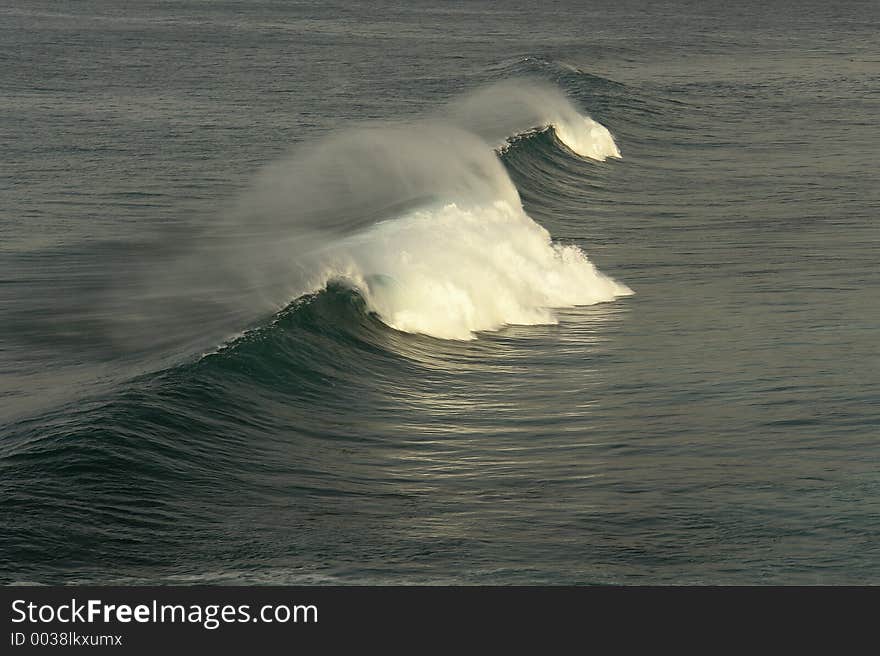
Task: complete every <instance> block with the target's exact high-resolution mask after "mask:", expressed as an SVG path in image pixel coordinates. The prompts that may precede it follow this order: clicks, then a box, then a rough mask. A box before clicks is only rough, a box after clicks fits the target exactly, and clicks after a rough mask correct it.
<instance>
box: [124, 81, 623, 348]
mask: <svg viewBox="0 0 880 656" xmlns="http://www.w3.org/2000/svg"><path fill="white" fill-rule="evenodd" d="M548 126H553V128H554V130H555V133H556V135H557V137H558V139H559V140H560V141H561V142H562V143H563V144H565V145H567V147H568V148H569V149H570V150H571V151H573V152H574V153H577V154H580V155H581V156H584V157H589V158H592V159H596V160H604V159H605V158H607V157H619V155H620V153H619V151H618V149H617V146H616V145H615V143H614V140H613V138H612V137H611V134H610V132H609V131H608V130H607V129H606V128H605V127H604V126H601V125H600V124H599V123H597V122H595V121H593V120H592V119H590V118H589V117H586V116H583V115H581V114H580V113H578V112H577V111H576V110H575V108H574V107H573V106H572V105H571V103H570V102H569V101H568V100H567V99H566V98H565V97H564V96H563V95H562V94H561V93H560V92H559V91H558V90H555V89H553V88H552V87H549V86H547V85H545V84H540V83H536V82H528V81H525V80H520V81H518V82H517V83H515V84H513V83H504V84H497V85H493V86H490V87H488V88H485V89H481V90H478V91H476V92H475V93H473V94H471V95H469V96H467V97H466V98H464V99H462V100H459V101H455V102H453V103H451V104H449V105H448V106H447V107H445V108H443V109H442V110H441V111H440V112H438V113H437V114H435V115H433V116H430V117H428V118H425V119H421V120H416V121H411V122H409V123H405V124H397V125H389V124H370V125H366V126H363V127H360V128H356V129H351V130H348V131H344V132H341V133H339V134H336V135H334V136H331V137H329V138H327V139H325V140H323V141H321V142H319V143H317V144H315V145H312V146H308V147H304V148H301V149H299V150H297V151H295V152H294V153H292V154H291V155H290V156H289V157H287V158H285V159H283V160H282V161H279V162H277V163H275V164H273V165H272V166H270V167H268V168H267V169H266V170H264V171H263V172H262V173H261V174H260V175H259V176H258V179H257V181H256V183H255V184H254V185H253V187H252V189H251V190H250V191H249V192H247V193H246V194H244V195H243V196H242V198H241V199H240V200H239V202H238V204H237V206H236V208H235V210H234V211H233V212H230V213H229V214H227V215H226V216H225V217H224V218H223V219H222V220H221V221H219V222H218V223H217V224H216V225H214V226H212V228H211V231H210V238H209V239H202V240H199V247H198V248H197V249H196V250H195V251H194V252H190V253H187V254H186V256H185V257H184V258H183V260H184V261H183V263H182V264H183V266H184V267H185V272H184V273H181V272H179V271H174V267H172V273H171V276H170V278H169V277H168V274H167V272H166V274H165V275H164V276H163V277H161V278H157V277H155V276H153V277H151V279H150V284H151V285H157V284H158V285H159V288H158V289H154V290H153V291H152V292H151V293H150V294H149V295H148V296H151V297H156V298H166V299H167V298H168V297H169V296H175V295H179V294H180V293H192V291H189V292H187V291H186V290H184V291H183V292H181V291H180V290H179V289H178V286H179V283H180V281H181V280H187V281H188V285H189V286H190V289H191V290H192V289H193V288H194V289H195V290H196V294H195V296H196V297H197V298H198V299H199V301H200V302H204V300H205V298H206V297H209V298H213V297H214V295H216V298H213V301H214V302H213V304H212V305H213V306H214V307H217V308H220V309H221V310H222V309H223V308H228V309H225V310H223V315H224V316H225V317H230V316H237V314H240V313H241V311H242V308H244V307H248V306H253V309H252V310H251V312H250V313H251V314H252V315H255V314H259V313H260V312H265V311H267V310H271V311H273V312H274V311H278V310H279V309H281V308H283V307H285V306H286V305H287V304H288V303H290V301H291V300H293V299H295V298H298V297H300V296H302V295H304V294H309V293H314V292H316V291H318V290H320V289H322V288H324V287H325V286H326V285H327V283H328V282H329V281H331V280H344V281H348V283H349V284H350V285H351V286H353V287H354V288H355V289H357V290H358V291H359V292H360V293H361V294H363V296H364V298H365V300H366V303H367V309H368V311H371V312H374V313H376V315H378V316H379V317H380V318H381V319H382V320H383V321H384V322H385V323H386V324H387V325H389V326H391V327H392V328H395V329H397V330H401V331H405V332H416V333H422V334H426V335H430V336H433V337H438V338H444V339H471V338H473V337H474V335H475V333H477V332H479V331H485V330H495V329H498V328H500V327H501V326H504V325H509V324H527V325H528V324H545V323H553V322H554V321H555V317H554V314H553V312H552V309H553V308H562V307H570V306H575V305H588V304H593V303H599V302H604V301H610V300H613V299H614V298H616V297H618V296H621V295H625V294H631V293H632V292H631V290H630V289H629V288H627V287H626V286H625V285H622V284H619V283H616V282H614V281H613V280H611V279H609V278H608V277H606V276H604V275H602V274H601V273H599V272H598V271H597V270H596V269H595V267H594V266H593V265H592V264H591V263H590V261H589V260H588V259H587V256H586V255H585V254H584V253H583V252H582V251H581V250H580V249H578V248H577V247H575V246H570V245H569V246H563V245H560V244H555V243H553V241H552V240H551V237H550V234H549V233H548V232H547V230H545V229H544V228H543V227H541V226H540V225H538V224H537V223H536V222H535V221H533V220H532V219H531V218H530V217H529V216H528V215H527V214H526V213H525V211H524V210H523V206H522V201H521V199H520V197H519V193H518V192H517V189H516V187H515V186H514V184H513V182H512V181H511V179H510V177H509V175H508V172H507V170H506V169H505V167H504V165H503V164H502V162H501V160H500V159H499V157H498V153H497V152H496V150H497V148H498V147H501V146H502V145H504V144H507V143H508V139H510V138H511V137H512V136H515V135H521V134H524V133H529V132H530V131H535V130H541V129H546V128H547V127H548ZM218 280H222V281H224V287H222V288H220V289H218V288H217V281H218ZM182 304H183V302H182V301H181V302H176V303H174V304H173V307H175V308H176V307H180V306H181V305H182ZM152 316H154V317H155V316H156V313H153V314H152ZM128 332H129V334H130V333H131V331H130V330H129V331H128Z"/></svg>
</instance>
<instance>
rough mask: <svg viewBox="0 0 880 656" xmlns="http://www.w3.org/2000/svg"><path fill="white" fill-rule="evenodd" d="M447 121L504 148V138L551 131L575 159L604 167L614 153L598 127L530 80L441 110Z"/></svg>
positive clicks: (559, 94) (609, 136)
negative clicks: (541, 130)
mask: <svg viewBox="0 0 880 656" xmlns="http://www.w3.org/2000/svg"><path fill="white" fill-rule="evenodd" d="M446 116H447V118H448V119H449V120H451V121H453V122H454V123H457V124H459V125H461V126H463V127H464V126H466V127H467V129H468V130H471V131H473V132H474V133H476V134H478V135H480V136H481V137H483V138H484V139H485V140H486V141H488V142H489V143H494V144H496V146H497V147H504V146H505V144H506V143H507V141H508V139H510V137H512V136H515V135H519V134H523V133H526V132H529V131H530V130H535V129H542V128H548V127H552V128H553V129H554V131H555V132H556V136H557V137H558V138H559V140H560V141H561V142H562V143H563V144H565V145H566V146H567V147H568V148H569V149H570V150H571V151H573V152H574V153H576V154H578V155H580V156H581V157H588V158H590V159H595V160H599V161H605V160H606V159H608V158H609V157H616V158H619V157H620V156H621V155H620V149H619V148H618V147H617V144H616V143H615V141H614V137H613V136H612V134H611V132H610V131H609V130H608V128H606V127H605V126H604V125H602V124H601V123H599V122H598V121H596V120H594V119H592V118H591V117H589V116H585V115H583V114H581V113H580V112H578V110H577V109H575V107H574V106H573V105H572V103H571V101H570V100H569V99H568V98H567V97H566V96H565V94H563V93H562V92H561V91H560V90H559V89H556V88H555V87H552V86H549V85H547V84H545V83H542V82H538V81H535V80H508V81H505V82H501V83H498V84H494V85H492V86H490V87H486V88H483V89H479V90H477V91H475V92H473V93H471V94H470V95H468V96H466V97H465V98H463V99H461V100H458V101H455V102H453V103H451V104H450V105H449V106H448V107H447V108H446Z"/></svg>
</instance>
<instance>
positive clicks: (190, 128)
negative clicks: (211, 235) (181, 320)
mask: <svg viewBox="0 0 880 656" xmlns="http://www.w3.org/2000/svg"><path fill="white" fill-rule="evenodd" d="M496 4H501V3H482V2H473V3H462V4H443V5H441V6H439V7H438V6H436V3H424V4H422V3H371V6H370V7H369V8H365V7H350V6H348V5H347V3H343V4H341V5H339V6H337V5H332V4H328V3H325V2H320V3H308V2H307V3H285V2H233V1H230V2H198V1H194V0H182V1H180V2H171V3H166V2H162V3H152V2H141V3H132V4H130V5H128V4H126V3H116V2H89V1H85V2H79V3H75V4H64V5H59V4H57V3H50V2H46V3H42V2H27V3H24V2H2V3H0V147H2V160H0V161H2V163H0V282H2V284H0V432H2V438H0V526H2V530H0V579H2V580H3V581H4V582H7V583H8V582H15V581H35V582H43V583H53V582H54V583H58V582H73V581H92V582H111V581H141V582H192V581H199V582H257V583H302V582H305V583H312V582H316V583H322V582H341V583H424V582H428V583H694V582H696V583H859V582H868V583H878V582H880V548H878V546H877V537H878V532H880V470H878V457H880V373H878V372H880V353H878V346H877V335H878V329H880V303H878V301H880V293H878V288H880V267H878V245H880V227H878V213H880V180H878V175H877V152H878V149H880V132H878V130H877V122H876V121H877V116H878V110H880V84H878V83H880V53H878V50H877V35H878V30H880V6H878V5H877V3H875V2H849V3H843V4H841V5H839V6H838V5H837V4H834V3H819V2H808V3H791V4H789V3H785V2H775V1H771V2H762V3H755V4H747V5H743V6H737V7H730V6H729V3H720V2H719V3H707V2H675V3H668V4H666V5H665V6H664V7H662V8H661V7H659V6H656V3H642V2H623V3H615V6H614V8H609V7H608V6H605V5H604V4H603V5H599V4H598V3H595V6H593V5H594V3H575V2H570V3H565V2H562V3H553V2H549V3H539V4H538V5H536V4H535V3H525V2H524V3H519V2H510V3H503V6H502V7H499V6H496ZM519 76H530V77H533V78H538V79H542V80H545V81H547V82H550V83H553V84H554V85H556V86H558V87H559V88H560V89H562V90H563V91H565V92H566V94H567V95H568V96H569V97H570V98H571V99H572V102H573V103H574V104H575V105H576V106H577V107H578V108H580V109H581V110H582V111H583V112H585V113H589V114H590V115H591V116H593V117H594V118H595V119H597V120H599V121H601V122H602V123H603V124H604V125H606V126H607V127H608V128H609V129H610V130H611V131H612V132H613V134H614V135H615V139H616V141H617V144H618V145H619V147H620V149H621V151H622V153H623V158H622V159H621V160H608V161H606V162H602V163H598V162H592V161H584V160H581V159H579V158H576V157H574V156H573V155H572V154H571V153H568V152H566V151H565V150H564V149H561V148H560V147H559V144H558V143H557V142H556V141H555V139H554V138H553V136H552V134H550V133H542V134H538V135H535V136H532V137H530V138H528V139H523V140H521V141H519V142H517V143H515V144H514V145H513V146H512V147H511V148H510V149H509V150H508V151H506V153H505V154H504V155H503V160H504V163H505V166H506V167H507V169H508V171H509V173H510V176H511V178H512V179H513V181H514V183H515V184H516V186H517V188H518V190H519V192H520V195H521V197H522V200H523V204H524V206H525V209H526V210H527V212H528V213H529V215H530V216H532V217H533V218H534V219H535V220H536V221H537V222H539V223H540V224H541V225H543V226H544V227H545V228H547V230H548V231H549V232H550V234H551V235H552V236H553V237H554V239H556V240H559V241H560V242H563V243H573V244H577V245H579V246H581V247H582V248H583V249H584V250H585V251H586V252H587V253H588V255H589V256H590V259H591V260H592V261H593V262H594V263H595V264H596V266H597V267H598V268H599V269H600V270H601V271H603V272H605V273H607V274H609V275H611V276H613V277H614V278H615V279H617V280H619V281H621V282H623V283H625V284H627V285H629V286H630V287H632V289H633V290H634V291H635V295H634V296H630V297H626V298H621V299H618V300H616V301H614V302H612V303H606V304H600V305H593V306H587V307H581V308H574V309H568V310H562V311H560V312H558V318H559V323H558V324H557V325H544V326H510V327H506V328H502V329H501V330H499V331H497V332H486V333H481V334H480V335H479V337H478V339H476V340H472V341H468V342H461V341H452V340H440V339H434V338H431V337H426V336H421V335H415V334H409V333H403V332H398V331H395V330H393V329H391V328H389V327H387V326H385V325H384V324H383V323H382V322H381V321H380V320H379V319H378V318H377V317H375V316H374V315H372V314H370V313H369V312H368V311H367V308H365V306H364V301H363V299H362V298H361V297H360V296H358V295H357V294H355V293H353V292H351V291H349V290H346V289H344V288H336V287H333V288H331V289H330V290H328V291H327V292H325V293H323V294H320V295H318V296H317V297H314V298H310V299H308V301H307V302H295V303H294V304H292V305H291V306H290V307H288V308H287V309H285V310H283V311H282V312H280V313H279V314H277V315H275V316H242V317H237V316H235V317H233V319H234V321H236V322H239V323H240V325H239V327H238V328H239V330H243V329H245V328H251V329H252V330H251V331H250V332H248V333H246V334H245V335H244V336H243V337H241V338H238V339H236V340H233V341H231V342H227V343H226V344H225V346H223V347H222V348H221V349H220V350H219V351H216V352H214V353H213V354H211V355H208V356H207V357H199V356H201V355H202V354H203V353H204V352H205V351H210V350H211V348H212V347H211V344H210V342H212V340H213V339H214V338H213V337H211V338H210V339H209V338H208V337H206V338H205V341H206V342H209V343H206V344H198V349H196V350H193V349H190V350H189V351H187V350H186V349H184V348H178V349H170V350H169V349H162V348H140V349H131V348H129V347H128V345H126V344H118V343H116V342H115V341H114V339H115V338H114V337H112V336H108V329H107V325H108V321H110V318H108V317H107V316H105V314H106V313H107V312H108V310H107V308H106V307H105V306H103V305H101V304H95V303H92V302H91V301H90V299H92V298H94V297H95V290H101V289H105V288H106V287H107V286H108V285H110V284H111V283H112V281H109V280H108V278H111V277H113V274H111V272H118V271H120V270H124V269H125V267H126V266H128V265H129V264H130V265H131V266H132V267H140V268H141V269H143V268H145V267H146V268H147V269H149V268H150V267H152V266H155V267H156V269H157V270H158V269H160V268H162V266H163V264H162V263H163V262H164V261H165V260H163V259H162V258H163V257H165V255H164V254H163V253H164V251H163V248H165V247H167V245H168V239H167V238H166V237H165V236H167V235H168V234H174V231H175V230H183V231H186V230H189V229H190V228H192V227H204V226H210V225H211V222H212V221H213V220H214V217H215V216H216V215H218V214H221V213H222V212H224V211H225V210H226V209H227V208H229V207H230V206H232V205H234V204H235V203H236V199H237V198H239V197H240V195H241V193H243V191H244V190H245V189H246V188H247V187H248V185H249V184H250V183H251V181H252V179H253V176H254V175H255V174H256V172H257V171H258V170H259V169H260V168H261V167H263V166H265V165H267V164H270V163H272V162H273V161H276V160H277V159H278V158H280V157H282V156H283V155H285V153H287V152H288V151H289V150H290V148H291V147H292V146H293V145H295V144H303V143H311V142H317V141H318V140H320V139H321V138H322V137H324V136H326V135H328V134H330V133H334V132H335V131H337V130H339V129H341V128H343V127H346V126H347V125H349V124H350V123H351V122H353V121H362V120H365V119H369V120H381V121H392V122H393V121H399V120H403V119H408V118H411V117H413V116H417V115H423V114H425V113H428V112H431V111H434V109H435V108H436V107H437V106H438V105H439V104H441V103H443V102H444V101H446V100H447V99H449V98H451V97H455V96H458V95H460V94H462V93H464V92H466V91H468V90H470V89H473V88H477V87H479V86H481V85H484V84H487V83H491V82H497V81H501V80H505V79H510V78H515V77H519ZM424 156H425V157H426V158H430V157H431V153H430V152H426V153H425V154H424ZM355 203H356V201H355ZM279 237H280V236H279ZM172 241H173V240H172ZM155 251H163V252H155ZM120 284H121V283H120ZM137 293H138V288H136V287H132V288H131V294H132V295H136V294H137ZM129 307H130V306H129ZM186 311H187V310H186V308H181V309H180V312H181V313H184V314H185V313H186ZM122 319H126V317H122ZM210 328H211V327H210V326H208V325H206V326H205V335H209V334H210V333H211V330H210ZM162 330H163V327H162V325H157V326H156V331H157V332H159V333H161V332H162ZM221 343H222V339H221V340H219V341H218V340H214V341H213V347H216V346H219V345H220V344H221Z"/></svg>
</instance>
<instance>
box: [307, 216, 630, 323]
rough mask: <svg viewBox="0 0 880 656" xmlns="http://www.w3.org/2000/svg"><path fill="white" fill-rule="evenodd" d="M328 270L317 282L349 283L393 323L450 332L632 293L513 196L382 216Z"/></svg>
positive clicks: (530, 319) (544, 315)
mask: <svg viewBox="0 0 880 656" xmlns="http://www.w3.org/2000/svg"><path fill="white" fill-rule="evenodd" d="M322 269H323V270H322V276H321V278H320V279H319V280H315V281H314V283H313V284H314V287H315V288H316V289H317V288H321V287H323V286H324V285H325V284H326V283H327V282H329V281H330V280H332V279H339V278H342V279H345V280H348V281H349V282H351V283H352V284H354V285H355V286H356V287H357V288H358V289H359V290H360V292H361V293H362V294H363V296H364V298H365V300H366V302H367V305H368V307H369V308H370V310H372V311H374V312H375V313H376V314H377V315H378V316H379V317H380V318H381V319H382V321H384V322H385V323H386V324H388V325H389V326H391V327H392V328H396V329H397V330H401V331H405V332H410V333H422V334H425V335H430V336H433V337H438V338H442V339H457V340H468V339H473V338H474V335H475V333H477V332H479V331H487V330H496V329H498V328H500V327H501V326H504V325H507V324H519V325H537V324H550V323H555V322H556V317H555V315H554V313H553V308H562V307H572V306H576V305H592V304H594V303H601V302H604V301H610V300H613V299H614V298H616V297H618V296H624V295H628V294H632V291H631V290H630V289H629V288H628V287H626V286H625V285H622V284H620V283H618V282H615V281H614V280H612V279H611V278H609V277H608V276H605V275H603V274H602V273H600V272H599V271H597V270H596V267H595V266H593V264H592V263H591V262H590V261H589V259H587V256H586V255H585V254H584V253H583V251H581V250H580V249H579V248H577V247H576V246H572V245H560V244H556V243H554V242H553V241H552V240H551V238H550V234H549V233H548V232H547V230H545V229H544V228H543V227H541V226H540V225H538V224H537V223H535V222H534V221H533V220H532V219H531V218H530V217H529V216H528V215H527V214H526V213H525V212H524V211H523V210H522V208H521V207H519V206H514V205H511V204H509V203H507V202H505V201H496V202H494V203H492V204H490V205H488V206H484V207H472V208H464V207H460V206H459V205H456V204H449V205H445V206H441V207H436V208H432V209H421V210H418V211H414V212H411V213H410V214H407V215H406V216H403V217H401V218H399V219H396V220H393V221H385V222H382V223H380V224H377V225H376V226H374V227H373V228H372V229H370V230H368V231H366V232H365V233H362V234H360V235H357V236H355V237H352V238H349V239H348V240H346V241H345V242H344V243H343V244H340V245H339V247H338V248H337V249H336V250H334V251H333V252H332V253H328V254H327V255H326V260H325V263H324V267H323V268H322Z"/></svg>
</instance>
